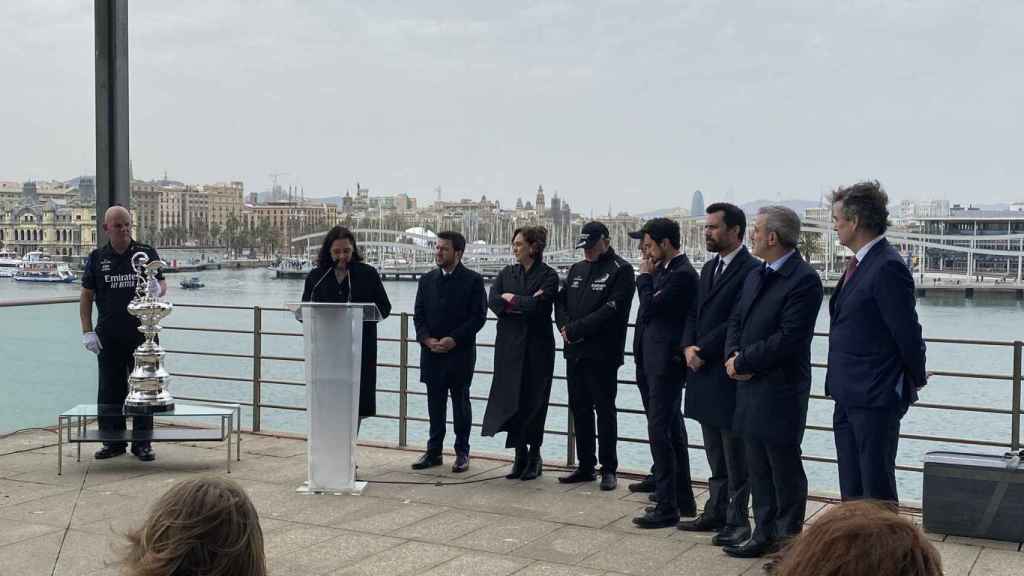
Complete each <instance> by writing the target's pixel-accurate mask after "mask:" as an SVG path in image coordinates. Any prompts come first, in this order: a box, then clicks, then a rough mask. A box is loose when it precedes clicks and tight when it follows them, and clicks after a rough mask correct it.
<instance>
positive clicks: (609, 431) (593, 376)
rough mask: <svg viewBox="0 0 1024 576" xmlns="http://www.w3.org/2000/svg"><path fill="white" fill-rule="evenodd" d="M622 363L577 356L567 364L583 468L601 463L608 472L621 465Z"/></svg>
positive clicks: (590, 467)
mask: <svg viewBox="0 0 1024 576" xmlns="http://www.w3.org/2000/svg"><path fill="white" fill-rule="evenodd" d="M618 376H619V366H618V364H615V363H612V362H602V361H600V360H589V359H574V360H569V361H568V362H567V363H566V379H567V380H568V383H569V409H570V410H572V417H573V422H574V425H575V426H576V456H577V458H579V461H580V469H581V470H593V469H594V468H595V467H596V466H597V462H598V461H600V462H601V469H602V470H604V471H605V472H615V471H616V470H618V468H619V457H618V451H617V450H616V445H617V443H618V439H619V427H618V414H616V413H615V396H616V394H617V393H618V389H619V385H618ZM595 411H596V412H597V447H599V448H600V452H599V453H596V454H595V444H594V412H595Z"/></svg>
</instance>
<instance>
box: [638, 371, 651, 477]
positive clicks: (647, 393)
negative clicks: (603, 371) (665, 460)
mask: <svg viewBox="0 0 1024 576" xmlns="http://www.w3.org/2000/svg"><path fill="white" fill-rule="evenodd" d="M636 388H637V390H639V391H640V403H641V404H643V405H644V414H647V411H648V410H650V409H651V388H650V386H648V385H647V376H646V375H645V374H644V371H643V368H641V367H640V359H639V356H637V361H636ZM647 446H648V447H649V448H650V449H651V462H652V464H651V473H650V476H651V477H652V478H653V477H654V464H653V462H654V444H653V443H652V442H651V437H650V435H648V436H647Z"/></svg>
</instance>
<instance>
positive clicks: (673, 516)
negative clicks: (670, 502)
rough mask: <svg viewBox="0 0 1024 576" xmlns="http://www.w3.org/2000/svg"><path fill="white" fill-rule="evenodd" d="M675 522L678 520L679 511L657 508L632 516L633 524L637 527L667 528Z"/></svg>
mask: <svg viewBox="0 0 1024 576" xmlns="http://www.w3.org/2000/svg"><path fill="white" fill-rule="evenodd" d="M676 522H679V512H676V511H674V510H664V509H661V510H658V509H657V508H655V509H654V510H652V511H650V512H647V513H645V514H644V515H643V516H639V517H637V518H633V524H636V526H637V528H668V527H669V526H675V525H676Z"/></svg>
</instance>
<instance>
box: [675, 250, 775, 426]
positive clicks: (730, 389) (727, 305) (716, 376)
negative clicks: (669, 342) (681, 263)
mask: <svg viewBox="0 0 1024 576" xmlns="http://www.w3.org/2000/svg"><path fill="white" fill-rule="evenodd" d="M719 258H720V256H717V257H715V258H712V259H710V260H708V261H707V262H706V263H705V264H704V267H703V268H702V269H701V271H700V296H699V297H698V299H697V305H696V306H694V307H692V308H691V310H690V319H689V321H688V322H687V323H686V332H685V333H684V334H683V347H684V348H686V347H688V346H697V347H698V348H700V352H699V353H698V354H697V355H698V356H700V358H701V360H703V361H704V365H703V366H702V367H701V368H700V370H697V371H696V372H694V371H693V370H689V369H688V370H687V375H686V400H685V403H684V404H685V409H684V413H685V414H686V416H687V417H688V418H693V419H694V420H697V421H699V422H701V423H703V424H707V425H709V426H714V427H716V428H725V429H729V428H732V416H733V410H734V409H735V407H736V381H735V380H733V379H732V378H729V376H728V375H727V374H726V373H725V332H726V329H727V328H728V324H729V316H730V315H731V314H732V310H733V308H734V307H735V306H736V301H737V300H738V299H739V294H740V290H741V289H742V288H743V281H744V280H746V278H747V274H749V273H750V271H751V270H753V269H754V268H757V267H758V266H759V265H760V261H758V260H757V259H756V258H754V257H753V256H751V255H750V252H749V251H747V248H746V246H743V247H741V248H740V251H739V252H737V253H736V255H735V256H734V257H733V259H732V262H730V263H729V266H728V267H726V269H725V271H723V272H722V277H721V278H719V279H718V282H715V284H714V286H713V287H712V285H711V281H712V279H713V277H714V275H715V268H716V267H717V266H718V261H719Z"/></svg>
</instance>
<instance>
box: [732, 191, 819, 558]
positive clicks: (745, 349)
mask: <svg viewBox="0 0 1024 576" xmlns="http://www.w3.org/2000/svg"><path fill="white" fill-rule="evenodd" d="M799 238H800V217H799V216H797V215H796V213H795V212H793V211H792V210H790V209H789V208H786V207H785V206H766V207H764V208H761V210H759V211H758V213H757V220H756V221H755V223H754V230H753V233H752V234H751V242H750V244H751V246H752V248H753V251H754V254H755V255H757V256H758V257H760V258H761V259H762V260H764V262H765V263H764V265H763V266H760V267H758V268H755V269H754V270H752V271H751V272H750V273H749V275H748V276H747V279H746V281H745V282H744V285H743V290H742V291H741V292H740V299H739V301H738V303H737V304H736V308H735V309H734V310H733V313H732V315H731V316H730V317H729V327H728V329H727V333H726V338H725V353H726V354H725V355H726V358H728V360H726V362H725V369H726V373H727V374H728V375H729V377H730V378H732V379H733V380H736V411H735V414H734V415H733V426H732V431H733V433H734V434H737V435H739V436H741V437H742V438H743V442H744V445H745V450H746V455H747V473H748V475H749V477H750V489H751V494H752V495H753V499H754V531H753V534H752V535H751V536H750V539H749V540H747V541H746V542H744V543H742V544H738V545H733V546H726V547H725V548H724V550H725V552H726V554H729V555H730V556H735V557H739V558H756V557H759V556H763V555H764V554H766V553H769V552H772V551H774V550H775V549H777V548H778V546H779V545H780V544H782V543H783V542H784V541H785V540H787V539H789V538H791V537H793V536H795V535H797V534H799V533H800V530H801V528H802V526H803V521H804V511H805V509H806V507H807V475H806V474H805V473H804V467H803V462H801V460H800V454H801V452H800V443H801V441H802V440H803V435H804V426H805V425H806V423H807V401H808V399H809V398H810V394H811V339H812V338H813V336H814V323H815V320H816V319H817V317H818V310H819V309H820V308H821V301H822V298H823V290H822V287H821V279H820V278H818V273H817V272H815V271H814V269H813V268H811V266H810V264H808V263H807V262H805V261H804V259H803V258H802V257H801V256H800V252H798V251H797V250H796V245H797V241H798V240H799Z"/></svg>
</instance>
